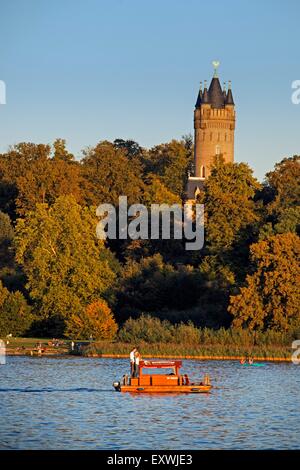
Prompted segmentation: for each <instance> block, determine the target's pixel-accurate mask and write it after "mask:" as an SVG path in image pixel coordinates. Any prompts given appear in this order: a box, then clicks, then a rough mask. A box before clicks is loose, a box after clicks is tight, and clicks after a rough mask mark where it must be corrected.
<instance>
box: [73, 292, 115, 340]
mask: <svg viewBox="0 0 300 470" xmlns="http://www.w3.org/2000/svg"><path fill="white" fill-rule="evenodd" d="M66 325H67V329H66V335H67V336H68V337H69V338H74V339H89V338H90V337H92V338H93V339H94V340H112V339H113V338H114V337H115V335H116V333H117V330H118V325H117V323H116V322H115V320H114V316H113V314H112V312H111V309H110V308H109V306H108V305H107V303H106V302H105V301H104V300H97V301H95V302H93V303H91V304H90V305H88V306H87V307H86V309H85V310H84V311H83V312H81V313H79V314H74V315H71V316H70V317H69V318H68V319H67V322H66Z"/></svg>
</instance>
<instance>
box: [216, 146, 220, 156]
mask: <svg viewBox="0 0 300 470" xmlns="http://www.w3.org/2000/svg"><path fill="white" fill-rule="evenodd" d="M220 153H221V147H220V145H216V155H220Z"/></svg>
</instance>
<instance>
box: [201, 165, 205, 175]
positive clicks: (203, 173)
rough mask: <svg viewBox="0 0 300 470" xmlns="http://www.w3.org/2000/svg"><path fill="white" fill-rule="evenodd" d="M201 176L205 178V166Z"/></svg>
mask: <svg viewBox="0 0 300 470" xmlns="http://www.w3.org/2000/svg"><path fill="white" fill-rule="evenodd" d="M201 177H202V178H205V166H202V167H201Z"/></svg>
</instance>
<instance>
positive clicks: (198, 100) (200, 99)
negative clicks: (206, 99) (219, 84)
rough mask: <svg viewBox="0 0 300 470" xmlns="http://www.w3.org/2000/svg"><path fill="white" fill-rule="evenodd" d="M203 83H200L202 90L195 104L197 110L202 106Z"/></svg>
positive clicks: (200, 89)
mask: <svg viewBox="0 0 300 470" xmlns="http://www.w3.org/2000/svg"><path fill="white" fill-rule="evenodd" d="M202 95H203V93H202V82H200V88H199V93H198V97H197V101H196V104H195V108H200V106H201V102H202Z"/></svg>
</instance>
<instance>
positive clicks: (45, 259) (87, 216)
mask: <svg viewBox="0 0 300 470" xmlns="http://www.w3.org/2000/svg"><path fill="white" fill-rule="evenodd" d="M97 221H98V219H97V218H96V216H95V209H94V208H89V209H88V208H83V207H81V206H79V205H78V204H77V203H76V201H75V199H74V198H73V197H72V196H61V197H59V198H58V199H57V200H56V201H55V203H54V204H53V206H52V207H49V206H48V205H46V204H37V206H36V210H35V212H29V213H28V214H27V215H26V216H25V218H24V219H19V220H18V223H17V226H16V247H17V249H16V258H17V261H18V262H19V263H21V264H22V266H23V269H24V271H25V274H26V276H27V279H28V282H27V288H28V290H29V293H30V297H31V299H32V301H33V302H34V307H35V311H36V313H37V314H38V315H39V317H40V318H42V319H50V318H51V317H57V318H61V319H66V318H67V317H68V316H70V315H71V314H79V313H80V312H81V311H82V310H83V308H84V307H85V306H86V305H87V304H89V303H91V302H93V301H94V300H95V299H97V298H99V296H101V297H102V296H105V295H107V296H108V297H109V294H108V290H109V289H110V288H111V286H112V284H113V283H114V280H115V277H116V275H115V272H114V271H113V268H112V255H111V254H110V252H109V251H108V250H107V249H106V248H105V247H104V244H103V241H101V240H98V239H97V238H96V225H97Z"/></svg>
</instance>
